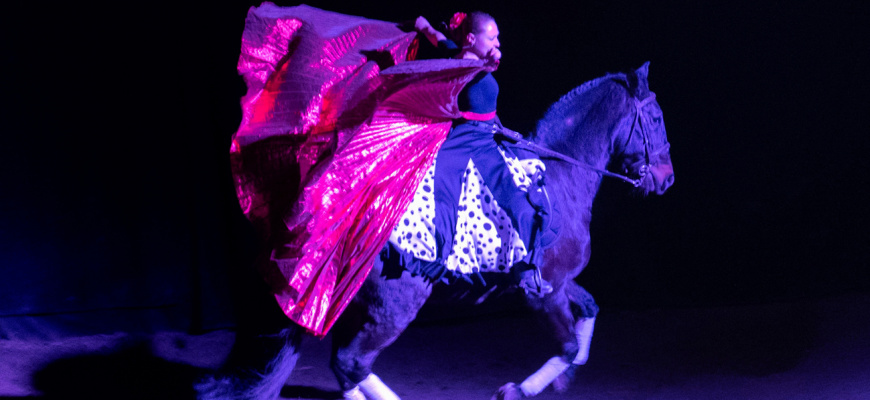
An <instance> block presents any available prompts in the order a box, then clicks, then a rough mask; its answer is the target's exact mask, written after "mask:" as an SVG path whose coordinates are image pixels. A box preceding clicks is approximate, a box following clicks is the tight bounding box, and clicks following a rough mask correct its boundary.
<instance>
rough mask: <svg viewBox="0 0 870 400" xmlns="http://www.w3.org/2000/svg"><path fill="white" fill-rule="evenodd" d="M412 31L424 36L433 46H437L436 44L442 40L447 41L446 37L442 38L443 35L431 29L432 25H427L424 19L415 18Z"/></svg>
mask: <svg viewBox="0 0 870 400" xmlns="http://www.w3.org/2000/svg"><path fill="white" fill-rule="evenodd" d="M414 29H416V30H417V32H420V33H422V34H423V35H425V36H426V39H429V42H430V43H432V45H433V46H436V47H437V46H438V42H440V41H442V40H447V37H446V36H444V34H443V33H441V32H439V31H438V30H436V29H435V28H433V27H432V24H430V23H429V21H428V20H426V18H423V17H417V21H416V22H415V23H414Z"/></svg>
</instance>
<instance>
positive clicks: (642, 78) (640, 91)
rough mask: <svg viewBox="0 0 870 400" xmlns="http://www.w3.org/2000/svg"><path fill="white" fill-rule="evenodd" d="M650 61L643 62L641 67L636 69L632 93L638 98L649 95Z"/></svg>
mask: <svg viewBox="0 0 870 400" xmlns="http://www.w3.org/2000/svg"><path fill="white" fill-rule="evenodd" d="M648 74H649V61H647V62H645V63H643V65H641V67H640V68H638V69H637V70H636V71H634V74H633V75H634V79H633V80H632V82H631V94H632V95H633V96H634V97H635V98H636V99H638V100H642V99H645V98H646V97H647V96H649V81H647V75H648Z"/></svg>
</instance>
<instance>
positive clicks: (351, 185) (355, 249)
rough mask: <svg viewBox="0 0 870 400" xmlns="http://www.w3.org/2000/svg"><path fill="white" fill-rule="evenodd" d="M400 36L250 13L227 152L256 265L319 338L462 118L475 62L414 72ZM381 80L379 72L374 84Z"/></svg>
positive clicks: (310, 11)
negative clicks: (259, 252) (254, 235)
mask: <svg viewBox="0 0 870 400" xmlns="http://www.w3.org/2000/svg"><path fill="white" fill-rule="evenodd" d="M415 36H416V35H415V34H414V33H407V32H403V31H402V30H400V29H399V28H398V27H397V26H396V24H393V23H390V22H383V21H376V20H370V19H365V18H361V17H355V16H348V15H343V14H337V13H333V12H329V11H324V10H319V9H316V8H312V7H308V6H297V7H278V6H275V5H274V4H272V3H268V2H267V3H263V4H261V5H260V6H259V7H252V8H251V9H250V10H249V12H248V16H247V19H246V21H245V29H244V33H243V36H242V49H241V56H240V57H239V64H238V70H239V73H240V74H241V75H242V76H243V77H244V79H245V82H246V84H247V86H248V92H247V94H246V95H245V96H244V97H243V98H242V101H241V103H242V122H241V125H240V127H239V129H238V131H237V132H236V133H235V135H234V136H233V141H232V144H231V148H230V161H231V165H232V173H233V180H234V183H235V187H236V194H237V196H238V198H239V204H240V206H241V208H242V211H243V212H244V213H245V215H246V216H247V217H248V219H250V220H251V222H252V224H253V225H254V226H255V228H256V229H257V230H258V232H259V233H260V234H261V235H262V237H263V239H264V241H265V243H267V246H268V249H269V251H270V254H268V256H264V257H262V259H261V262H260V263H259V265H258V268H259V269H260V272H261V273H262V274H263V276H264V278H265V279H266V281H267V282H268V283H269V285H270V287H271V288H272V290H273V291H274V295H275V299H276V300H277V301H278V303H279V305H280V306H281V308H282V310H283V311H284V313H285V314H286V315H287V316H288V317H289V318H290V319H291V320H293V321H294V322H296V323H297V324H299V325H300V326H302V327H304V328H306V329H307V330H308V331H309V332H310V333H311V334H313V335H315V336H319V337H323V336H325V335H326V334H327V333H328V331H329V329H330V328H331V327H332V325H333V324H334V323H335V321H336V319H337V318H338V316H339V315H340V314H341V313H342V311H343V310H344V309H345V308H346V307H347V305H348V304H349V302H350V301H351V299H352V298H353V296H354V295H355V294H356V293H357V291H358V290H359V288H360V286H361V285H362V283H363V281H364V280H365V278H366V276H367V275H368V273H369V271H370V270H371V268H372V263H373V260H374V257H376V256H377V254H378V253H379V252H380V251H381V249H382V248H383V246H384V245H385V244H386V242H387V240H388V239H389V235H390V232H391V231H392V229H393V227H394V226H395V225H396V223H397V222H398V219H399V217H400V216H401V215H402V214H403V213H404V211H405V209H406V208H407V206H408V204H409V203H410V201H411V199H412V197H413V195H414V191H415V190H416V188H417V186H418V184H419V183H420V181H421V180H422V178H423V176H424V174H425V173H426V171H427V169H428V168H429V167H430V166H431V164H432V162H433V159H434V157H435V154H436V153H437V152H438V149H439V148H440V146H441V144H442V143H443V141H444V139H445V137H446V135H447V132H448V131H449V129H450V126H451V123H452V120H453V119H455V118H458V117H460V112H459V110H458V106H457V103H456V98H457V95H458V94H459V91H460V90H461V89H462V87H464V86H465V84H467V83H468V82H469V81H470V80H471V79H472V78H473V77H474V76H475V75H476V74H477V73H478V72H480V71H482V70H484V69H490V70H491V69H493V66H487V65H484V63H483V62H482V61H472V60H427V61H408V62H406V60H408V59H412V58H413V54H414V52H415V51H414V50H415V46H416V42H415ZM382 68H383V71H382V70H381V69H382Z"/></svg>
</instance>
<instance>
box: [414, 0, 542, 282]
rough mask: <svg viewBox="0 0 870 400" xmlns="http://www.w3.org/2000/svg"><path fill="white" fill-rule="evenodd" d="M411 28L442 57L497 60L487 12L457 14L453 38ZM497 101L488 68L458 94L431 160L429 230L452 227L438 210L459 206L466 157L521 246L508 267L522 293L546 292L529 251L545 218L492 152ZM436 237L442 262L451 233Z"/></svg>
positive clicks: (427, 27) (452, 220)
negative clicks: (522, 252) (456, 114)
mask: <svg viewBox="0 0 870 400" xmlns="http://www.w3.org/2000/svg"><path fill="white" fill-rule="evenodd" d="M415 28H416V30H417V31H419V32H421V33H423V34H424V35H425V36H426V38H427V39H428V40H429V41H430V42H431V43H432V44H433V45H434V46H437V47H438V48H439V49H440V50H441V51H442V52H443V53H444V54H445V56H448V57H452V58H457V59H475V60H487V61H491V62H495V63H497V62H498V61H499V60H500V59H501V51H500V50H499V47H500V43H499V39H498V36H499V31H498V25H496V23H495V20H494V19H493V18H492V17H491V16H490V15H489V14H486V13H483V12H474V13H471V14H469V15H467V16H465V15H464V14H461V13H457V16H454V19H453V21H451V24H450V27H449V28H448V29H449V31H450V32H449V33H450V34H451V36H453V38H454V39H455V41H454V40H451V39H448V38H447V37H446V36H445V35H444V34H443V33H441V32H439V31H438V30H436V29H435V28H433V27H432V25H431V24H429V22H428V21H427V20H426V18H424V17H419V18H417V20H416V23H415ZM457 43H458V44H457ZM497 99H498V83H497V82H496V80H495V78H493V76H492V74H491V73H490V72H489V71H482V72H480V73H479V74H478V75H477V76H475V77H474V79H473V80H472V81H471V82H469V83H468V84H467V85H466V86H465V88H464V89H463V90H462V92H460V94H459V98H458V102H459V109H460V111H462V118H460V119H457V120H455V121H454V124H453V128H452V130H451V131H450V133H449V134H448V136H447V139H446V140H445V142H444V144H442V146H441V149H440V150H439V151H438V155H437V161H436V163H435V178H434V179H435V205H436V210H438V211H437V212H436V213H435V228H436V230H437V232H453V231H454V230H455V229H456V212H455V211H454V212H452V213H450V212H444V210H455V209H456V206H457V204H459V197H460V191H461V187H462V180H463V176H464V174H465V170H466V168H467V166H468V162H469V160H472V161H473V163H474V166H475V167H476V168H477V169H478V171H479V172H480V174H481V177H482V178H483V181H484V182H485V183H486V186H487V187H488V188H489V189H490V191H491V192H492V194H493V197H494V198H495V200H496V202H497V203H498V205H499V206H500V207H501V208H502V209H503V210H505V211H506V212H507V214H508V215H509V216H510V218H511V222H512V223H513V226H514V229H516V230H517V233H518V234H519V237H520V238H521V239H522V240H523V243H525V244H526V249H527V250H528V253H527V255H526V257H525V258H524V259H523V260H522V261H520V262H518V263H516V264H514V266H513V267H512V270H513V271H514V276H515V277H516V279H517V284H518V285H519V286H520V287H521V288H523V289H525V290H526V291H529V292H533V293H536V294H539V295H543V294H547V293H550V292H552V290H553V287H552V286H551V285H550V284H549V283H548V282H546V281H544V280H543V279H541V277H540V271H539V270H538V269H537V267H536V266H535V262H534V261H535V260H533V259H532V258H533V255H534V254H536V253H538V254H539V252H535V251H534V250H535V249H540V247H541V246H543V245H546V244H547V243H542V240H541V236H542V235H541V234H540V233H539V232H541V229H540V228H541V226H544V224H545V222H546V221H543V219H545V218H548V215H547V214H546V212H545V210H544V208H543V207H542V204H541V203H540V202H538V201H536V202H535V204H533V202H532V201H531V200H530V199H529V196H528V192H525V191H522V190H520V189H519V188H518V187H517V186H516V185H515V184H514V180H513V175H512V174H511V173H510V170H509V167H508V166H507V164H506V163H505V160H504V158H503V157H502V155H501V153H499V151H498V145H497V142H496V140H495V138H494V134H495V133H499V132H503V131H504V128H503V127H502V125H501V123H500V121H499V119H498V116H496V102H497ZM536 178H537V177H536ZM529 190H530V191H532V189H529ZM438 236H439V237H440V239H441V240H443V243H440V241H441V240H439V243H438V247H439V249H438V251H439V254H438V258H439V259H441V260H445V259H446V257H447V256H448V255H449V254H450V252H451V251H452V249H453V237H452V236H451V235H443V234H442V235H438ZM544 240H545V241H546V240H547V239H546V238H544Z"/></svg>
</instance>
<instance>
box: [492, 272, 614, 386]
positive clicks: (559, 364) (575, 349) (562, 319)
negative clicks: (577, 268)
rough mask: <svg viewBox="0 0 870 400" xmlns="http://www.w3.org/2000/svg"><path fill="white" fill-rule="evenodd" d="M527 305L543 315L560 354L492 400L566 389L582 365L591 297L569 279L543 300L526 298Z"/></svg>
mask: <svg viewBox="0 0 870 400" xmlns="http://www.w3.org/2000/svg"><path fill="white" fill-rule="evenodd" d="M527 299H528V301H529V303H530V305H531V306H532V307H533V308H534V309H536V310H537V311H538V312H539V313H540V315H541V316H543V317H544V318H545V319H546V320H547V322H548V324H547V325H548V326H549V328H550V330H551V332H552V333H553V335H554V336H555V337H556V339H557V340H558V341H559V342H560V343H561V344H562V354H561V355H557V356H554V357H552V358H550V359H549V360H547V362H546V363H545V364H544V365H543V366H542V367H541V368H540V369H538V370H537V371H535V373H533V374H532V375H530V376H529V377H527V378H526V379H525V380H523V382H522V383H520V384H519V385H517V384H514V383H508V384H506V385H504V386H502V387H501V388H499V390H498V391H497V392H496V394H495V395H494V396H493V400H512V399H520V398H523V397H531V396H535V395H537V394H539V393H540V392H541V391H543V390H544V389H545V388H546V387H547V386H549V385H550V384H552V385H553V387H554V389H555V390H556V391H559V392H562V391H565V390H566V389H567V388H568V385H569V383H570V381H571V380H572V378H573V375H574V370H575V369H576V368H577V367H578V366H580V365H583V364H585V363H586V360H587V359H588V357H589V345H590V343H591V341H592V329H593V328H594V325H595V316H596V315H597V312H598V306H597V305H596V304H595V302H594V300H593V299H592V297H591V296H590V295H589V294H588V293H587V292H586V291H585V290H584V289H583V288H582V287H580V286H579V285H577V284H576V283H574V281H572V280H567V281H564V282H562V283H561V284H558V285H557V290H556V291H554V292H553V293H551V294H550V295H547V296H545V297H544V298H538V297H536V296H529V297H527Z"/></svg>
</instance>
